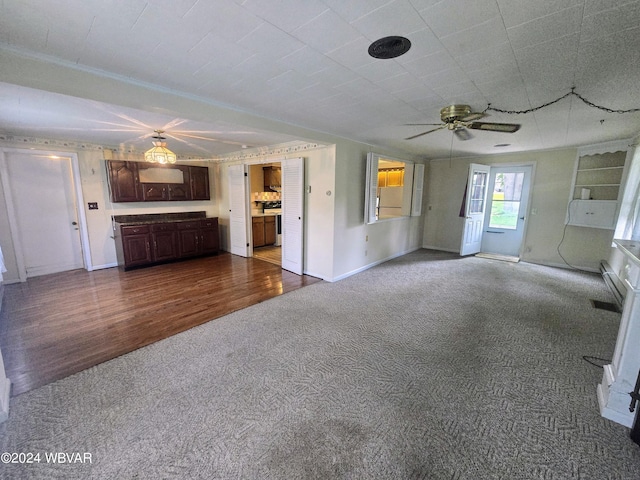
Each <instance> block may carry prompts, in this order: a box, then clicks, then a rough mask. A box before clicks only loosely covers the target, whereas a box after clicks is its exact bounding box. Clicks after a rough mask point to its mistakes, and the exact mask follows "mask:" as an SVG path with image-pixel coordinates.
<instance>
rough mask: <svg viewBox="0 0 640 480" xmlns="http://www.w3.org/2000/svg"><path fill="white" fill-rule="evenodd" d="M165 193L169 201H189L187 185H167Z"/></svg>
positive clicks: (189, 195) (189, 192) (189, 194)
mask: <svg viewBox="0 0 640 480" xmlns="http://www.w3.org/2000/svg"><path fill="white" fill-rule="evenodd" d="M167 192H168V199H169V200H191V191H190V190H189V188H188V185H181V184H179V183H176V184H174V183H170V184H169V185H167Z"/></svg>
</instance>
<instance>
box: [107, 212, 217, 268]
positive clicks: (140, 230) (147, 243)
mask: <svg viewBox="0 0 640 480" xmlns="http://www.w3.org/2000/svg"><path fill="white" fill-rule="evenodd" d="M119 233H120V234H119V235H117V236H116V254H117V257H118V265H120V266H121V267H123V268H124V269H125V270H128V269H130V268H133V267H141V266H148V265H154V264H158V263H166V262H171V261H175V260H180V259H183V258H191V257H196V256H203V255H211V254H214V253H218V249H219V240H218V219H217V218H205V219H195V220H188V221H185V220H181V221H176V222H163V223H151V224H141V225H119Z"/></svg>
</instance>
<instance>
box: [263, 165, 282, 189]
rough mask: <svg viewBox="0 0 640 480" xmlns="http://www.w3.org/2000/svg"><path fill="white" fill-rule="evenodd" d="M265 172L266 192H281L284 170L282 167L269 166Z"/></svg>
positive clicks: (264, 169) (265, 168)
mask: <svg viewBox="0 0 640 480" xmlns="http://www.w3.org/2000/svg"><path fill="white" fill-rule="evenodd" d="M263 172H264V191H265V192H270V191H272V190H273V191H275V192H277V191H279V190H280V182H281V178H282V170H281V169H280V167H275V166H268V167H264V168H263Z"/></svg>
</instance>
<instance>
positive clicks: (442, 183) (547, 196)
mask: <svg viewBox="0 0 640 480" xmlns="http://www.w3.org/2000/svg"><path fill="white" fill-rule="evenodd" d="M576 154H577V150H576V149H574V148H571V149H564V150H553V151H540V152H529V153H514V154H502V155H486V156H483V157H472V158H464V159H460V158H455V159H452V160H449V159H446V160H432V161H430V162H429V168H428V174H427V179H428V183H427V185H428V188H427V211H426V216H425V228H424V241H423V244H424V246H425V247H426V248H436V249H441V250H449V251H456V252H457V251H459V250H460V239H461V236H462V230H463V226H464V220H463V219H462V218H460V217H459V212H460V205H461V202H462V196H463V193H464V188H465V184H466V181H467V175H468V169H469V164H470V163H481V164H485V165H494V164H524V163H535V171H534V178H533V183H532V196H531V201H530V203H529V212H531V210H532V209H534V211H536V212H537V213H536V214H535V215H532V214H531V213H529V215H528V224H527V230H526V236H525V239H524V252H523V254H522V257H521V258H522V260H523V261H526V262H531V263H540V264H544V265H552V266H565V267H566V266H567V265H566V264H565V262H564V260H563V259H562V258H561V257H560V255H559V254H558V251H557V249H558V246H559V245H560V244H561V242H562V245H561V247H560V251H561V253H562V256H563V257H564V258H565V259H566V260H567V262H568V263H570V264H571V265H573V266H576V267H579V268H584V269H590V270H594V271H595V270H597V269H598V265H599V263H600V260H602V259H606V258H608V256H609V252H610V247H611V240H612V239H613V231H612V230H602V229H596V228H583V227H573V226H568V227H566V229H565V225H564V221H565V214H566V209H567V205H568V202H569V190H570V188H571V180H572V176H573V168H574V162H575V159H576ZM563 238H564V239H563Z"/></svg>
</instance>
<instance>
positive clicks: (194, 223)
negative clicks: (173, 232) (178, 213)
mask: <svg viewBox="0 0 640 480" xmlns="http://www.w3.org/2000/svg"><path fill="white" fill-rule="evenodd" d="M177 225H178V230H193V229H194V228H198V227H199V226H200V222H199V221H198V220H189V221H188V222H178V223H177Z"/></svg>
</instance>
